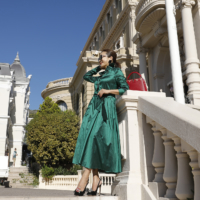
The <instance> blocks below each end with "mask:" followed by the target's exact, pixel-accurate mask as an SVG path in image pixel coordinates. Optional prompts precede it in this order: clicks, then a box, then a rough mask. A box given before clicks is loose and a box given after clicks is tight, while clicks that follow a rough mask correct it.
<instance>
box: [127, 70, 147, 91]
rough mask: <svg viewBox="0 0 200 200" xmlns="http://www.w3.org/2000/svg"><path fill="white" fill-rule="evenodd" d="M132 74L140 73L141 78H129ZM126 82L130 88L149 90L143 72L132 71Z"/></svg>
mask: <svg viewBox="0 0 200 200" xmlns="http://www.w3.org/2000/svg"><path fill="white" fill-rule="evenodd" d="M132 74H138V75H139V76H140V78H136V79H131V80H129V78H130V76H131V75H132ZM126 82H127V84H128V85H129V89H130V90H140V91H147V85H146V83H145V80H144V79H143V78H142V76H141V74H139V73H138V72H131V73H130V74H129V76H128V77H127V79H126Z"/></svg>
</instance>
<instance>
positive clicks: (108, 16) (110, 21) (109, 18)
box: [107, 13, 112, 31]
mask: <svg viewBox="0 0 200 200" xmlns="http://www.w3.org/2000/svg"><path fill="white" fill-rule="evenodd" d="M107 22H108V30H109V31H110V29H111V28H112V16H111V14H110V13H108V14H107Z"/></svg>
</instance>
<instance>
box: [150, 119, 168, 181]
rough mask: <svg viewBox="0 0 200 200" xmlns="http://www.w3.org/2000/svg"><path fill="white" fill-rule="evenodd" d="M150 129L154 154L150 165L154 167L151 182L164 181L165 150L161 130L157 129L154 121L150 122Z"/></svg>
mask: <svg viewBox="0 0 200 200" xmlns="http://www.w3.org/2000/svg"><path fill="white" fill-rule="evenodd" d="M152 125H153V127H152V130H153V131H154V133H153V135H154V141H155V142H154V154H153V160H152V165H153V166H154V167H155V171H156V174H155V178H154V180H153V182H164V180H163V172H164V166H165V150H164V145H163V141H162V138H161V137H162V133H161V131H159V130H157V128H156V123H155V122H152Z"/></svg>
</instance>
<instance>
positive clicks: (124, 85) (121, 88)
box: [115, 69, 129, 95]
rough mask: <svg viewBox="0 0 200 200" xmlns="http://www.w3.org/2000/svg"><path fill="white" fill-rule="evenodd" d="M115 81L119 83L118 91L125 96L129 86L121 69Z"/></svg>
mask: <svg viewBox="0 0 200 200" xmlns="http://www.w3.org/2000/svg"><path fill="white" fill-rule="evenodd" d="M115 80H116V82H117V86H118V88H119V89H118V90H119V95H123V94H124V92H126V90H129V86H128V84H127V82H126V78H125V77H124V74H123V72H122V71H121V69H117V72H116V74H115Z"/></svg>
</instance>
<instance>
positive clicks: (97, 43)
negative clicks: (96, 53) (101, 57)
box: [94, 37, 99, 50]
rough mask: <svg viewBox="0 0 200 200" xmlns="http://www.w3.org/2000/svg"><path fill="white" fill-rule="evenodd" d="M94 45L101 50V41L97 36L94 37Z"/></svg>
mask: <svg viewBox="0 0 200 200" xmlns="http://www.w3.org/2000/svg"><path fill="white" fill-rule="evenodd" d="M94 46H95V50H99V41H98V39H97V37H95V38H94Z"/></svg>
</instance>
